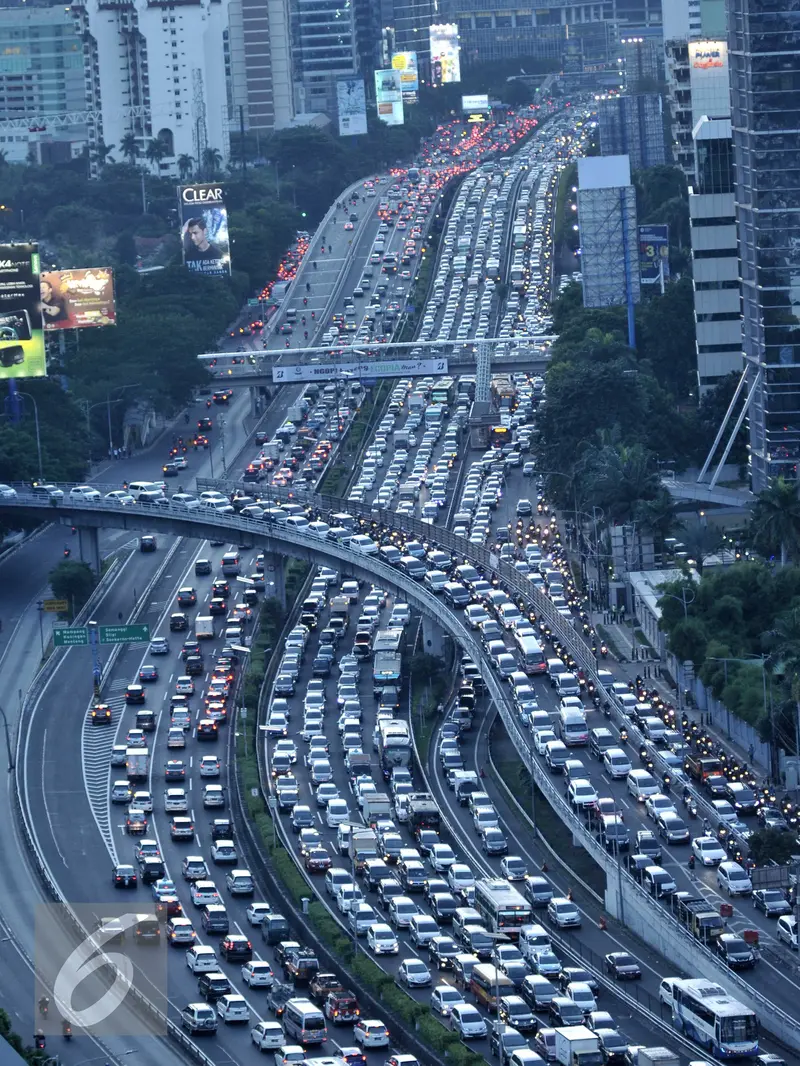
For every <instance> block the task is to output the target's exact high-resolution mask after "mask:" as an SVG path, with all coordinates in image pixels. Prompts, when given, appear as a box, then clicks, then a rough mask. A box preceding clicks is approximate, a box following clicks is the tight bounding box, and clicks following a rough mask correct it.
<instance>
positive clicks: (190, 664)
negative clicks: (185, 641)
mask: <svg viewBox="0 0 800 1066" xmlns="http://www.w3.org/2000/svg"><path fill="white" fill-rule="evenodd" d="M184 669H185V670H186V673H187V674H188V675H189V677H198V676H199V675H201V674H202V673H203V671H204V669H205V667H204V665H203V660H202V658H201V656H199V655H190V656H189V658H188V659H187V660H186V662H185V663H184Z"/></svg>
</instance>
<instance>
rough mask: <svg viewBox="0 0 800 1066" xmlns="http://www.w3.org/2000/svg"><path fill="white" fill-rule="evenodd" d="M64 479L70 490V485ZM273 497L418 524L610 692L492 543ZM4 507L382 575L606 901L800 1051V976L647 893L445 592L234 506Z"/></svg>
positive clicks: (579, 645)
mask: <svg viewBox="0 0 800 1066" xmlns="http://www.w3.org/2000/svg"><path fill="white" fill-rule="evenodd" d="M212 485H213V486H214V487H216V488H218V489H220V490H221V491H227V492H231V491H232V490H233V489H234V488H235V486H234V485H232V484H230V483H218V482H205V483H199V484H198V490H199V491H203V490H204V489H207V488H209V487H211V486H212ZM65 488H66V490H68V489H69V486H65ZM270 496H271V497H273V498H274V499H275V501H276V502H281V501H282V500H283V501H286V500H288V499H292V500H294V501H295V502H304V503H307V504H309V505H310V506H312V507H313V508H314V509H315V510H317V511H318V512H319V513H320V514H329V513H331V512H333V511H340V510H347V511H349V512H350V513H351V514H354V515H356V516H357V517H359V518H361V519H362V521H363V522H364V524H365V528H369V527H370V525H371V526H373V527H374V528H375V529H379V528H383V529H392V528H396V529H402V530H403V531H404V532H405V533H406V534H409V533H410V534H413V535H415V536H419V537H421V538H423V539H424V540H427V541H428V542H431V541H433V542H436V543H438V544H440V545H441V546H442V547H443V548H447V549H449V550H450V551H451V552H453V553H455V554H456V555H457V556H458V557H459V558H461V559H463V560H465V561H467V562H470V563H472V564H473V565H474V566H476V567H479V568H481V569H482V570H483V572H484V573H486V574H487V576H488V575H492V576H495V577H496V578H497V579H498V581H500V582H501V583H502V584H503V585H504V586H505V588H506V589H508V590H509V591H510V592H511V593H512V594H513V595H514V596H515V597H517V598H518V600H519V601H520V602H523V603H524V604H525V605H526V607H528V608H530V609H532V610H533V611H535V613H536V615H537V617H538V618H539V619H540V620H542V621H544V622H545V623H546V624H547V625H548V626H549V627H550V628H551V631H552V632H553V633H554V634H557V635H558V637H559V638H560V639H561V640H563V641H564V644H565V645H566V646H567V647H568V648H569V649H570V651H571V653H572V654H573V656H574V657H575V659H576V661H577V663H578V665H579V666H580V667H581V669H583V670H584V672H585V674H586V676H587V677H589V678H592V679H593V680H594V681H595V682H596V683H597V687H598V690H599V691H600V693H601V696H602V698H606V699H609V700H610V694H609V693H607V692H606V691H605V689H604V688H603V686H602V685H601V684H600V683H599V681H598V679H597V675H596V664H595V661H594V658H593V656H592V654H591V650H590V648H589V647H588V646H587V645H586V644H585V643H584V642H583V640H582V639H581V637H580V636H579V635H578V634H577V632H576V631H575V630H574V629H573V627H572V626H571V624H570V623H569V621H568V620H565V619H563V618H562V617H561V616H560V615H559V614H558V612H557V611H556V610H555V608H554V607H553V604H552V603H551V602H550V601H549V600H548V599H547V597H546V596H544V595H542V594H541V593H539V591H538V590H537V589H535V588H534V586H533V585H531V583H530V582H529V581H528V579H527V578H526V577H525V576H524V575H522V574H520V573H519V572H518V571H516V570H514V569H513V567H510V566H508V565H507V564H505V563H501V562H500V560H499V559H498V558H497V556H495V555H494V554H493V553H491V552H490V551H488V550H487V549H485V548H480V547H476V546H475V545H471V544H469V543H468V542H467V541H465V540H464V539H463V538H461V537H456V536H455V535H454V534H452V533H450V532H449V531H447V530H444V529H441V528H439V527H437V526H434V525H431V524H430V523H427V522H422V521H420V520H418V519H415V518H412V517H409V516H402V518H401V519H398V518H397V516H395V515H394V513H393V512H391V511H384V510H377V509H371V508H369V507H358V506H356V505H353V504H352V503H351V504H345V503H344V502H343V501H341V500H340V499H338V498H336V497H330V496H323V495H319V496H309V497H307V498H305V499H303V497H302V496H301V495H300V494H296V493H291V492H288V491H285V490H283V491H272V492H270ZM0 511H2V512H5V513H7V514H15V515H17V516H19V515H24V516H25V517H31V518H34V519H36V520H37V521H40V522H41V521H46V520H48V519H49V520H50V521H55V522H58V523H61V524H64V525H67V524H69V525H78V526H83V527H84V528H87V529H99V528H102V527H112V528H122V529H126V530H131V531H137V532H143V531H152V530H154V529H156V530H158V529H160V530H163V531H165V532H169V533H178V534H180V535H184V536H189V537H194V538H209V539H213V540H216V541H220V540H222V541H231V542H234V543H239V544H241V545H242V546H243V547H260V548H262V549H264V550H265V551H268V552H270V553H271V554H273V555H291V556H293V557H295V558H303V559H307V560H309V561H311V562H319V561H320V559H321V558H323V559H328V560H334V561H335V563H336V565H337V566H338V567H340V568H341V569H342V570H343V571H344V572H346V573H351V574H354V575H356V576H359V577H364V578H365V579H367V580H373V581H374V580H377V581H379V582H380V583H381V584H383V585H385V586H388V587H390V588H393V589H396V590H398V591H399V592H400V593H402V595H403V596H404V597H405V598H406V599H407V600H408V602H409V603H411V604H412V605H413V606H414V607H416V608H417V609H418V610H419V611H421V612H422V613H424V614H426V615H428V616H430V617H433V618H435V619H436V622H437V624H438V625H440V626H441V627H442V629H443V630H444V631H445V632H446V633H447V634H448V635H449V636H450V637H451V638H452V639H453V640H455V641H456V642H457V643H458V644H459V645H460V646H461V647H462V648H463V649H464V650H465V651H466V652H467V654H469V655H470V656H471V657H472V658H473V660H474V661H475V662H476V663H479V664H480V665H481V672H482V676H483V678H484V680H485V682H486V685H487V688H488V691H489V695H490V697H491V699H492V700H493V702H494V704H495V706H496V707H497V709H498V711H499V713H500V715H501V717H502V719H503V722H504V724H505V726H506V729H507V731H508V733H509V736H510V737H511V738H512V739H513V741H514V743H515V745H516V746H517V750H518V752H519V755H520V758H521V759H522V760H523V761H524V762H525V763H526V765H528V766H529V767H530V769H531V771H532V772H533V774H534V776H535V778H536V781H537V784H538V785H539V787H540V788H541V790H542V791H543V793H544V794H545V795H546V796H547V798H548V801H549V802H550V803H551V805H552V806H553V808H554V810H555V811H556V813H557V814H558V815H559V817H560V818H561V820H562V821H563V822H565V823H566V824H567V826H569V827H570V828H571V830H572V831H573V835H574V836H575V838H576V839H579V840H580V842H581V844H582V846H583V847H585V848H586V850H587V851H589V852H590V853H591V854H592V856H593V858H594V859H595V860H596V862H597V863H598V865H599V866H601V867H602V868H603V869H604V870H605V872H606V878H607V891H606V905H607V908H608V910H609V911H610V912H611V913H612V914H614V915H616V916H619V917H623V916H624V918H625V921H626V924H628V925H630V926H631V927H632V928H633V929H634V931H635V932H637V933H638V934H639V935H640V936H642V938H643V939H645V940H646V941H648V942H649V943H651V944H657V945H658V947H659V949H660V950H661V951H662V952H663V953H664V955H665V956H666V957H667V958H668V959H671V960H672V962H674V963H675V964H676V965H677V966H679V967H680V968H681V969H683V970H685V971H688V972H691V973H697V974H699V975H703V976H706V977H708V978H709V979H713V980H717V981H719V982H722V983H724V984H725V985H726V986H727V987H729V988H731V989H733V990H734V993H735V995H736V996H737V998H739V999H740V1000H741V1001H742V1002H744V1003H747V1004H749V1005H751V1006H752V1007H753V1008H754V1009H755V1010H757V1011H758V1014H759V1017H760V1019H761V1023H762V1025H763V1026H764V1028H765V1029H767V1030H769V1031H770V1032H772V1033H773V1034H774V1035H775V1036H776V1038H777V1039H779V1040H780V1041H781V1043H782V1044H784V1045H785V1046H788V1047H791V1048H794V1049H795V1050H797V1051H800V1023H798V1021H797V1020H796V1012H795V1010H794V1007H793V996H792V988H793V987H794V986H793V984H792V983H791V982H786V983H784V982H775V980H774V979H773V978H771V975H770V974H769V973H766V972H764V971H763V970H762V971H759V970H756V971H753V972H752V974H749V975H748V976H747V978H745V977H744V976H740V975H739V974H734V973H733V972H731V971H730V970H729V969H728V968H727V967H724V966H723V965H722V964H721V963H720V962H718V961H717V958H716V957H715V956H714V955H712V953H711V952H710V951H709V950H708V949H706V948H704V947H703V946H702V945H701V944H700V943H699V942H698V941H697V940H695V939H694V938H693V937H692V936H691V935H690V934H689V933H688V932H686V931H685V930H684V929H683V928H682V927H681V926H679V925H678V923H677V922H676V921H675V920H674V919H673V918H672V917H671V915H670V914H669V912H668V911H667V910H666V909H665V908H664V907H662V906H661V905H659V904H658V903H657V902H656V901H655V900H654V899H652V898H651V897H650V896H649V895H648V894H647V893H645V892H644V891H643V890H642V889H641V888H640V886H638V885H637V884H636V883H635V882H634V881H633V880H632V879H631V878H630V877H629V876H628V875H627V874H626V873H625V874H623V873H622V872H621V869H620V868H619V867H618V865H617V863H616V862H615V860H614V859H613V857H612V856H611V855H610V854H609V853H608V852H607V851H606V850H605V849H604V848H603V847H602V846H601V845H600V844H599V843H598V842H597V841H596V840H595V839H594V837H592V836H591V835H590V834H588V833H586V830H585V826H584V824H583V822H582V821H581V820H580V819H579V818H578V817H577V815H575V814H574V813H573V812H572V811H571V810H570V808H569V807H568V806H567V804H566V802H565V801H564V799H563V797H562V795H561V794H560V792H559V791H558V789H557V788H556V787H555V786H554V785H553V782H552V779H551V778H550V777H549V775H547V774H546V773H544V772H543V770H542V767H541V765H540V764H539V763H538V762H537V760H536V759H535V758H534V757H533V753H532V752H531V750H530V748H529V747H528V743H527V739H526V737H524V736H523V735H522V733H521V731H520V728H519V725H518V719H517V716H516V715H515V713H514V710H513V707H512V705H511V700H510V691H509V690H508V688H506V687H503V686H502V685H501V684H500V681H499V678H498V675H497V674H496V673H495V671H494V670H493V669H492V667H491V665H490V663H489V660H488V658H487V656H486V654H485V651H484V648H483V645H482V644H481V642H480V640H479V639H478V638H477V637H476V635H475V634H474V633H473V632H472V631H471V630H470V629H468V628H467V626H466V624H465V622H464V618H463V614H461V613H457V612H455V611H452V610H448V609H444V608H443V605H442V603H441V601H440V600H439V599H438V598H437V597H436V596H434V595H433V594H432V593H430V592H428V591H427V590H426V589H424V588H423V587H422V586H421V585H420V584H418V583H416V582H414V581H413V580H411V579H410V578H407V577H405V576H404V575H403V574H400V573H399V572H398V571H397V570H395V569H394V568H392V567H390V566H388V565H387V564H385V563H383V562H381V561H380V560H378V559H377V558H375V556H366V555H363V554H362V553H360V552H356V551H353V550H352V549H350V548H349V547H344V546H342V545H339V544H336V543H334V542H332V541H328V540H321V539H319V538H317V537H314V536H313V535H310V534H308V533H306V532H304V531H303V530H297V529H295V528H290V527H286V526H273V525H271V524H270V525H267V526H265V524H264V522H263V521H259V520H255V519H250V518H246V517H242V516H241V515H236V514H234V515H218V514H213V513H210V512H206V511H203V512H198V511H188V512H187V511H186V510H182V509H179V508H178V507H176V506H175V505H174V504H170V503H168V504H166V505H165V506H163V507H161V506H157V507H147V508H145V507H141V506H129V507H123V506H121V505H119V504H117V503H115V502H114V501H112V500H106V499H100V500H70V499H68V498H67V497H66V496H65V499H64V500H63V501H59V500H52V501H51V502H48V501H47V500H46V499H42V497H41V496H37V495H35V494H34V493H32V492H31V491H30V489H26V487H24V486H18V487H17V496H15V497H13V498H9V497H6V498H3V499H2V500H0ZM626 725H627V726H628V728H629V732H630V731H632V732H633V733H634V737H633V738H632V739H633V743H634V745H635V744H636V743H637V742H638V741H639V737H638V735H636V731H635V730H632V728H631V726H630V724H629V723H627V722H626ZM662 769H663V768H662ZM704 813H705V810H704ZM708 813H709V816H710V817H711V820H713V815H712V812H711V810H710V808H708Z"/></svg>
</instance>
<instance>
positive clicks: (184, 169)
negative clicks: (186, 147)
mask: <svg viewBox="0 0 800 1066" xmlns="http://www.w3.org/2000/svg"><path fill="white" fill-rule="evenodd" d="M193 167H194V156H191V155H187V154H186V152H184V153H183V154H182V155H179V156H178V173H179V174H180V178H181V181H186V179H187V178H188V177H189V175H190V174H191V173H192V168H193Z"/></svg>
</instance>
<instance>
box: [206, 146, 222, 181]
mask: <svg viewBox="0 0 800 1066" xmlns="http://www.w3.org/2000/svg"><path fill="white" fill-rule="evenodd" d="M221 166H222V152H220V150H219V148H204V149H203V170H205V171H206V172H207V173H208V175H209V176H212V175H214V174H216V172H217V171H218V170H219V168H220V167H221Z"/></svg>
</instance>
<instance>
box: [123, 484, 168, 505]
mask: <svg viewBox="0 0 800 1066" xmlns="http://www.w3.org/2000/svg"><path fill="white" fill-rule="evenodd" d="M128 492H129V493H130V494H131V496H133V498H134V499H135V500H138V499H140V497H141V496H142V494H143V493H144V494H145V499H153V498H154V497H153V495H152V494H153V493H158V495H159V496H163V495H164V491H163V489H162V488H161V486H160V485H157V484H156V482H155V481H132V482H131V483H130V485H128Z"/></svg>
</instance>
